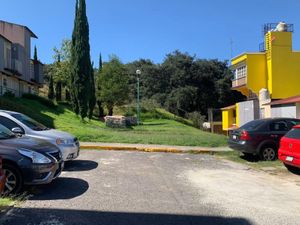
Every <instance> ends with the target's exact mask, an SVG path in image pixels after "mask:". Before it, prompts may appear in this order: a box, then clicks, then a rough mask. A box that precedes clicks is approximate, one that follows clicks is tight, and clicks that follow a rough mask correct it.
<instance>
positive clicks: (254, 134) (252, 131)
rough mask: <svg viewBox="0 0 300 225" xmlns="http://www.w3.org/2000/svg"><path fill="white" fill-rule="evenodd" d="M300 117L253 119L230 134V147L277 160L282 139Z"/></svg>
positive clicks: (263, 158)
mask: <svg viewBox="0 0 300 225" xmlns="http://www.w3.org/2000/svg"><path fill="white" fill-rule="evenodd" d="M297 124H300V120H299V119H292V118H274V119H272V118H268V119H260V120H253V121H250V122H248V123H246V124H245V125H243V126H242V127H240V128H239V129H236V130H233V131H232V132H231V133H230V135H229V140H228V144H229V147H230V148H232V149H234V150H237V151H240V152H243V153H244V154H251V155H259V156H260V158H261V159H262V160H267V161H271V160H275V159H276V158H277V155H278V148H279V142H280V139H281V138H282V137H283V136H284V135H285V134H286V133H287V132H288V131H289V130H291V129H292V128H293V127H294V126H295V125H297Z"/></svg>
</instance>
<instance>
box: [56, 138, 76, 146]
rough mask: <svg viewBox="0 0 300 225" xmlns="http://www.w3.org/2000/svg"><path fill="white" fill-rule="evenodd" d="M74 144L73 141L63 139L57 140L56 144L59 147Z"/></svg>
mask: <svg viewBox="0 0 300 225" xmlns="http://www.w3.org/2000/svg"><path fill="white" fill-rule="evenodd" d="M72 143H73V140H69V139H63V138H57V139H56V144H57V145H70V144H72Z"/></svg>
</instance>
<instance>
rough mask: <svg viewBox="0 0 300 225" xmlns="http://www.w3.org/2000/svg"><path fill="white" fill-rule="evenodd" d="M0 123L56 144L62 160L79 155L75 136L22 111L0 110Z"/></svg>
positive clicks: (13, 130)
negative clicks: (42, 122)
mask: <svg viewBox="0 0 300 225" xmlns="http://www.w3.org/2000/svg"><path fill="white" fill-rule="evenodd" d="M0 124H2V125H3V126H5V127H7V128H8V129H9V130H11V131H12V132H14V133H15V134H20V135H25V136H29V137H35V138H39V139H43V140H46V141H48V142H50V143H52V144H54V145H56V146H57V147H58V148H59V149H60V151H61V153H62V156H63V160H64V161H69V160H73V159H76V158H77V157H78V156H79V151H80V146H79V141H78V139H77V138H76V137H74V136H72V135H71V134H69V133H66V132H62V131H59V130H54V129H50V128H47V127H46V126H44V125H42V124H40V123H39V122H37V121H35V120H33V119H31V118H30V117H28V116H26V115H24V114H22V113H18V112H12V111H4V110H0Z"/></svg>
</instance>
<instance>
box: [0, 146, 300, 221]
mask: <svg viewBox="0 0 300 225" xmlns="http://www.w3.org/2000/svg"><path fill="white" fill-rule="evenodd" d="M299 182H300V178H299V177H297V176H294V175H289V176H287V177H285V176H274V175H270V174H268V173H266V172H262V171H256V170H253V169H249V168H248V167H247V166H244V165H241V164H237V163H233V162H229V161H222V160H219V159H217V158H215V157H214V156H210V155H193V154H167V153H143V152H117V151H93V150H91V151H82V152H81V156H80V158H79V159H78V160H75V161H73V162H70V163H68V164H67V165H66V169H65V171H64V172H63V173H62V175H61V177H60V178H58V179H57V180H55V181H54V182H53V183H51V184H49V185H45V186H36V187H30V188H29V189H28V191H29V193H30V197H29V200H27V201H26V202H24V203H22V204H21V205H20V206H17V207H16V208H15V209H13V210H11V211H9V213H8V214H7V215H6V216H5V217H3V218H2V219H1V222H2V224H8V225H69V224H71V225H89V224H93V225H94V224H101V225H102V224H103V225H118V224H126V225H148V224H149V225H150V224H161V225H167V224H172V225H173V224H174V225H177V224H178V225H179V224H180V225H185V224H193V225H195V224H208V225H210V224H211V225H215V224H217V225H218V224H221V225H222V224H233V225H235V224H245V225H248V224H262V225H268V224H270V225H271V224H272V225H276V224H280V225H282V224H299V221H300V203H299V202H300V186H299Z"/></svg>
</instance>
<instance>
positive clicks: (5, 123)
mask: <svg viewBox="0 0 300 225" xmlns="http://www.w3.org/2000/svg"><path fill="white" fill-rule="evenodd" d="M0 124H2V125H3V126H5V127H6V128H8V129H9V130H12V129H13V128H15V127H19V128H20V129H21V130H22V131H23V133H25V131H24V129H23V128H22V127H20V126H19V125H18V124H17V123H15V122H14V121H12V120H10V119H8V118H6V117H4V116H0Z"/></svg>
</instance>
